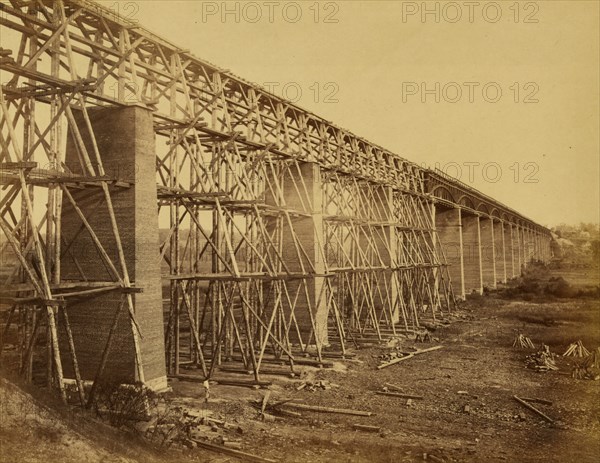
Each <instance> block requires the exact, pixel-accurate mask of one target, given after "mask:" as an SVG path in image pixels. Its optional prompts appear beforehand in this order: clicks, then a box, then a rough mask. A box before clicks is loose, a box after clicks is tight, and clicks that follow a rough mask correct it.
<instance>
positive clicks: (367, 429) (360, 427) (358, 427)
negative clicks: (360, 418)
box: [352, 424, 381, 432]
mask: <svg viewBox="0 0 600 463" xmlns="http://www.w3.org/2000/svg"><path fill="white" fill-rule="evenodd" d="M352 428H353V429H354V430H355V431H365V432H380V431H381V428H380V427H379V426H369V425H366V424H353V425H352Z"/></svg>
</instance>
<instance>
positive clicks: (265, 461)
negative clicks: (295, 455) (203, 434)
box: [192, 439, 276, 463]
mask: <svg viewBox="0 0 600 463" xmlns="http://www.w3.org/2000/svg"><path fill="white" fill-rule="evenodd" d="M192 440H193V441H194V442H195V443H196V444H197V445H198V447H202V448H204V449H206V450H211V451H213V452H217V453H224V454H226V455H231V456H234V457H237V458H239V459H241V460H245V461H255V462H257V463H276V462H275V460H270V459H269V458H263V457H259V456H258V455H253V454H251V453H247V452H242V451H241V450H235V449H232V448H227V447H223V446H222V445H217V444H211V443H209V442H205V441H202V440H196V439H192Z"/></svg>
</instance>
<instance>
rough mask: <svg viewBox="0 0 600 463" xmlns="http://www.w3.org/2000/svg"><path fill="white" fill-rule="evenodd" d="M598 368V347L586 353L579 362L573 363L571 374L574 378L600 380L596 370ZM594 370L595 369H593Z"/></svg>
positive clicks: (599, 363)
mask: <svg viewBox="0 0 600 463" xmlns="http://www.w3.org/2000/svg"><path fill="white" fill-rule="evenodd" d="M599 369H600V347H598V348H597V349H596V350H594V351H592V352H591V353H590V354H589V355H587V356H586V357H585V358H584V359H583V361H582V362H581V363H580V364H577V365H575V367H574V368H573V370H572V371H571V376H572V377H573V378H575V379H591V380H593V381H598V380H600V375H599V374H598V370H599ZM593 370H596V371H593Z"/></svg>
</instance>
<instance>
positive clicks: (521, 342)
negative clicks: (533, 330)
mask: <svg viewBox="0 0 600 463" xmlns="http://www.w3.org/2000/svg"><path fill="white" fill-rule="evenodd" d="M513 347H520V348H521V349H529V348H531V349H535V346H534V345H533V342H531V339H529V338H528V337H527V336H525V335H523V334H521V333H519V334H518V336H517V337H516V338H515V340H514V341H513Z"/></svg>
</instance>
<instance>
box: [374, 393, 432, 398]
mask: <svg viewBox="0 0 600 463" xmlns="http://www.w3.org/2000/svg"><path fill="white" fill-rule="evenodd" d="M375 394H377V395H387V396H390V397H400V398H401V399H414V400H423V399H424V398H425V397H423V396H422V395H412V394H400V393H398V392H381V391H376V392H375Z"/></svg>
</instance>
